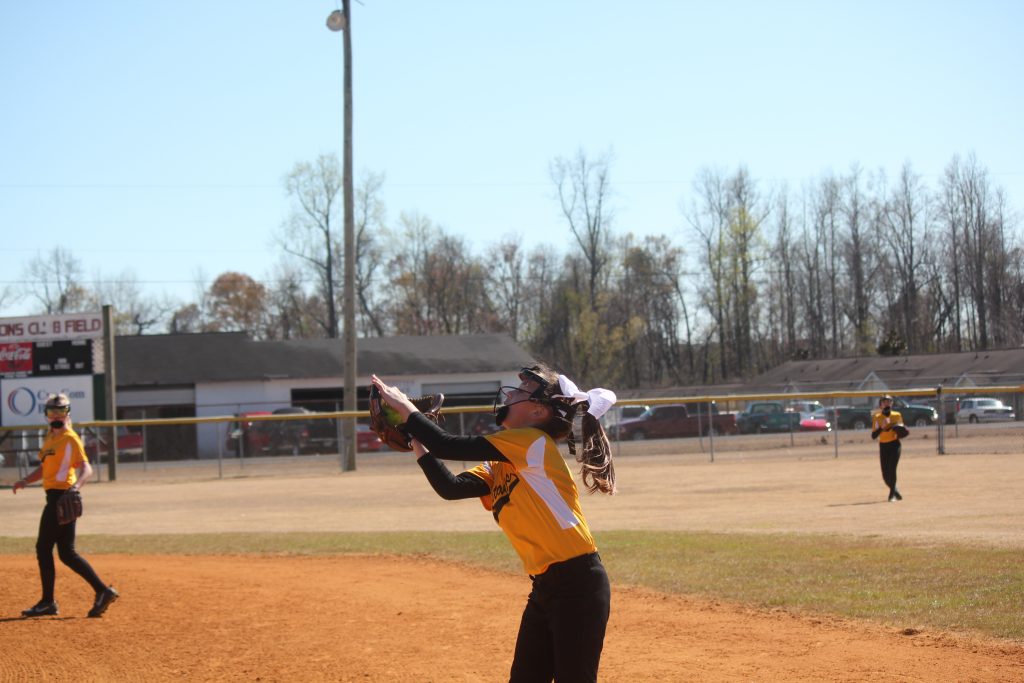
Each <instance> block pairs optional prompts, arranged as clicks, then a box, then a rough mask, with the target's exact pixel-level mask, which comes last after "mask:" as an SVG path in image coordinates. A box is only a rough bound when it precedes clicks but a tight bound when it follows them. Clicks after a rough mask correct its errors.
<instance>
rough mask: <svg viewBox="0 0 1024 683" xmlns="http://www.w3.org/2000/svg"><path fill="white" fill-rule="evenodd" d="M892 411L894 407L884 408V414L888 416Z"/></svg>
mask: <svg viewBox="0 0 1024 683" xmlns="http://www.w3.org/2000/svg"><path fill="white" fill-rule="evenodd" d="M891 412H892V408H882V415H885V416H886V417H888V416H889V413H891Z"/></svg>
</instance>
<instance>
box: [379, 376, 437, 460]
mask: <svg viewBox="0 0 1024 683" xmlns="http://www.w3.org/2000/svg"><path fill="white" fill-rule="evenodd" d="M442 403H444V394H428V395H427V396H423V397H421V398H415V399H413V400H412V404H413V405H414V406H416V408H417V409H418V410H419V411H420V412H421V413H423V414H424V415H426V416H427V417H428V418H430V419H431V420H432V421H433V422H434V423H436V424H438V425H443V424H444V416H442V415H441V412H440V411H441V404H442ZM401 420H402V418H401V417H399V415H398V413H397V412H396V411H395V409H394V408H392V407H391V406H389V405H388V404H387V403H385V402H384V399H383V398H382V397H381V395H380V391H378V390H377V387H375V386H370V429H372V430H373V431H374V432H376V433H377V436H378V437H379V438H380V440H381V441H383V442H384V443H385V444H387V446H388V447H389V448H391V449H392V450H395V451H411V450H412V437H411V436H409V434H408V433H407V432H406V431H405V423H404V422H402V421H401Z"/></svg>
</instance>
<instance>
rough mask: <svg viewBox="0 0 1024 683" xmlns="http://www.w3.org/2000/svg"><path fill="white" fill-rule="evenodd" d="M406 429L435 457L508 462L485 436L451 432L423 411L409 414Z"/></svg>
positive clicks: (466, 460) (468, 460)
mask: <svg viewBox="0 0 1024 683" xmlns="http://www.w3.org/2000/svg"><path fill="white" fill-rule="evenodd" d="M405 429H406V431H408V432H409V433H410V434H412V436H413V438H414V439H416V440H417V441H419V442H420V443H421V444H423V447H424V448H426V449H427V450H428V451H430V453H431V454H432V455H433V456H434V457H435V458H440V459H441V460H462V461H464V462H478V461H484V460H501V461H502V462H508V460H507V459H506V458H505V456H504V455H502V454H501V451H499V450H498V449H497V448H495V447H494V444H492V443H491V442H490V441H488V440H487V439H485V438H484V437H482V436H456V435H455V434H449V433H448V432H446V431H445V430H444V429H442V428H441V427H438V426H437V425H436V424H434V423H433V422H431V420H430V419H429V418H428V417H427V416H426V415H424V414H423V413H412V414H411V415H409V420H408V421H407V422H406V423H405Z"/></svg>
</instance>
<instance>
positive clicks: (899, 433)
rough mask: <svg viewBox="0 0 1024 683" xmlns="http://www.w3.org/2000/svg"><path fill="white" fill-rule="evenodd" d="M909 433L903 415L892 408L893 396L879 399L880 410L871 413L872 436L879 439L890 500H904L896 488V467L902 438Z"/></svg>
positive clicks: (883, 475)
mask: <svg viewBox="0 0 1024 683" xmlns="http://www.w3.org/2000/svg"><path fill="white" fill-rule="evenodd" d="M906 435H907V428H906V426H904V424H903V416H902V415H900V414H899V412H898V411H896V410H893V409H892V396H890V395H889V394H886V395H885V396H882V397H881V398H880V399H878V410H877V411H875V412H874V413H872V415H871V438H872V439H878V460H879V462H880V463H881V465H882V481H884V482H885V485H886V486H888V487H889V502H890V503H895V502H897V501H900V500H903V494H901V493H900V490H899V489H898V488H896V468H897V467H898V466H899V464H900V450H901V449H902V447H901V446H900V439H902V438H903V437H904V436H906Z"/></svg>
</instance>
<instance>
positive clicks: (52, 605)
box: [21, 600, 60, 617]
mask: <svg viewBox="0 0 1024 683" xmlns="http://www.w3.org/2000/svg"><path fill="white" fill-rule="evenodd" d="M55 614H60V610H58V609H57V603H56V601H54V600H50V601H45V600H40V601H39V602H37V603H36V604H35V605H33V606H32V607H29V608H28V609H23V610H21V616H23V617H52V616H53V615H55Z"/></svg>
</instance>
